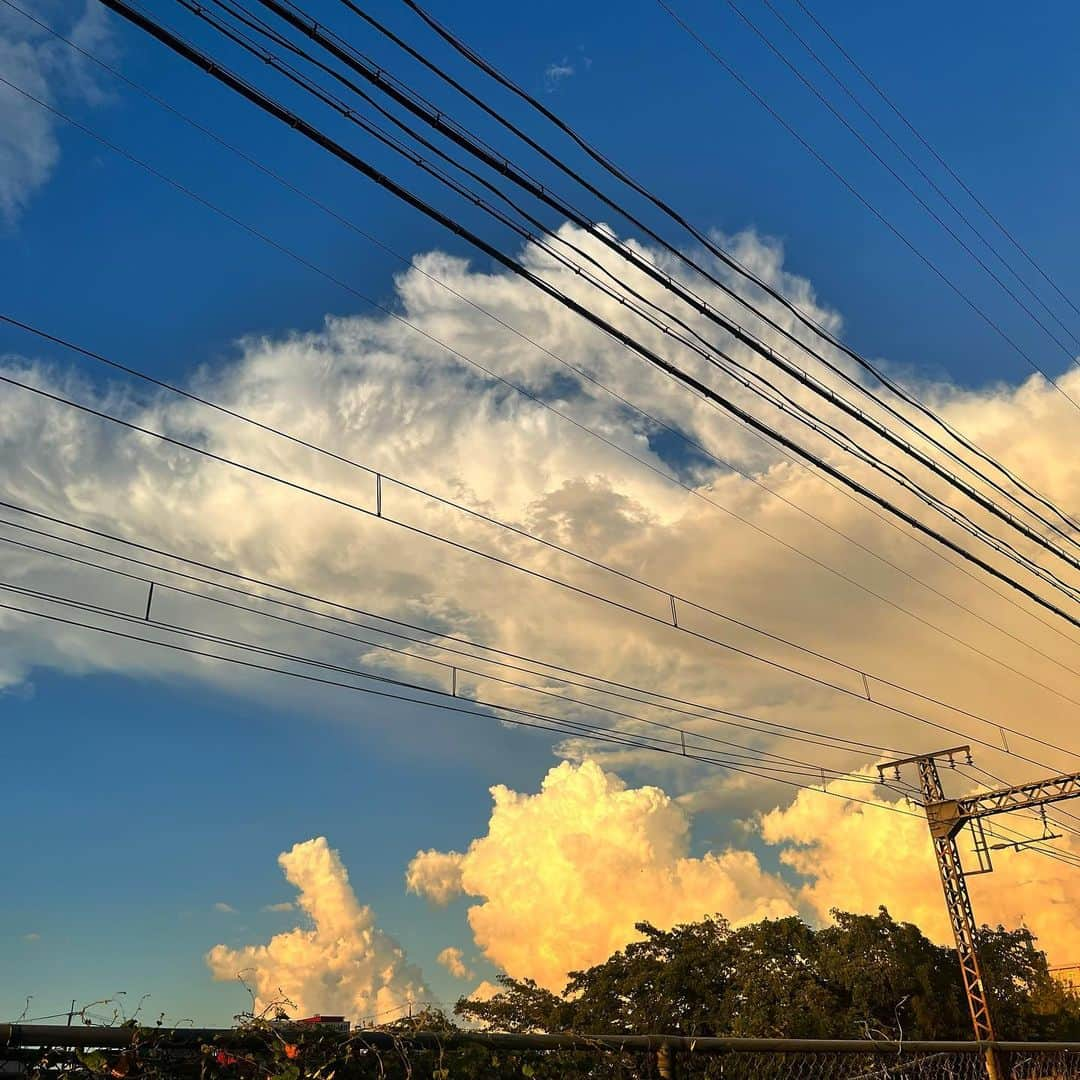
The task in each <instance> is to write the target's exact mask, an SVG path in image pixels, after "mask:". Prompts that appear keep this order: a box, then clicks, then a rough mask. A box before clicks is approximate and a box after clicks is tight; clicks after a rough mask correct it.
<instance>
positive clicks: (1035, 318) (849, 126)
mask: <svg viewBox="0 0 1080 1080" xmlns="http://www.w3.org/2000/svg"><path fill="white" fill-rule="evenodd" d="M763 2H766V0H763ZM725 3H726V4H727V5H728V7H729V8H731V10H732V11H733V12H735V14H736V15H737V16H738V17H739V18H740V19H741V20H742V21H743V23H745V24H746V26H748V27H749V28H750V30H751V31H752V32H753V33H754V34H755V36H756V37H757V38H758V39H759V40H760V41H761V42H762V43H763V44H764V45H765V46H766V48H768V49H769V51H770V52H771V53H772V54H773V55H774V56H776V57H777V59H779V60H780V62H781V63H782V64H783V65H784V66H785V67H786V68H787V69H788V70H789V71H790V72H791V73H792V74H793V75H794V76H795V77H796V78H797V79H798V80H799V82H801V83H802V84H803V86H805V87H806V88H807V90H809V92H810V93H811V94H813V96H814V97H815V98H816V99H817V100H818V101H820V102H821V103H822V104H823V105H824V106H825V108H826V109H828V111H829V113H830V114H831V115H832V116H834V117H835V118H836V120H837V121H838V122H839V123H840V124H842V125H843V127H844V128H845V129H846V130H847V131H849V132H850V133H851V134H852V136H854V138H855V139H857V140H858V142H859V144H860V145H861V146H862V147H863V148H864V149H865V150H866V151H867V153H869V154H870V155H871V156H872V157H873V158H874V160H875V161H877V162H878V163H879V164H880V165H881V166H882V168H884V169H885V170H886V171H887V172H888V173H889V175H890V176H892V177H893V179H894V180H896V182H897V183H898V184H900V186H901V187H903V188H904V190H905V191H906V192H907V193H908V194H909V195H910V196H911V197H912V198H913V199H914V200H915V201H916V203H918V205H919V206H921V207H922V208H923V210H925V211H926V213H927V214H928V215H929V216H930V217H931V219H932V220H933V221H934V222H936V223H937V224H938V225H939V226H941V228H942V229H944V230H945V232H946V233H947V234H948V235H949V236H950V237H952V239H953V240H954V241H956V243H957V244H958V245H959V246H960V247H961V249H962V250H963V251H964V252H966V253H967V254H968V255H969V256H970V257H971V258H972V259H973V260H974V262H975V263H976V265H977V266H979V268H980V269H982V270H983V271H984V272H985V273H986V274H987V275H988V276H989V277H990V278H991V280H993V281H994V282H995V284H997V286H998V287H999V288H1000V289H1001V290H1002V291H1003V292H1004V293H1005V295H1006V296H1008V297H1009V298H1010V299H1011V300H1012V301H1013V302H1014V303H1015V304H1016V305H1017V306H1018V307H1019V308H1020V310H1021V311H1023V312H1024V313H1025V314H1026V315H1027V316H1028V317H1029V318H1030V319H1031V320H1032V322H1034V323H1035V325H1036V326H1038V327H1039V329H1040V330H1042V331H1043V333H1044V334H1045V335H1046V336H1047V337H1048V338H1049V339H1050V340H1051V341H1052V342H1053V343H1054V344H1055V345H1057V347H1058V348H1059V349H1061V351H1062V352H1063V353H1064V354H1065V355H1066V356H1067V357H1068V358H1069V359H1070V360H1072V359H1073V357H1074V352H1073V349H1072V348H1070V346H1068V345H1066V344H1065V342H1063V341H1062V340H1061V339H1060V338H1059V337H1058V336H1057V334H1056V333H1055V332H1054V331H1053V330H1051V329H1050V327H1048V326H1047V325H1046V323H1044V322H1043V320H1042V319H1041V318H1040V316H1039V315H1037V314H1036V313H1035V312H1034V311H1032V310H1031V308H1030V307H1029V306H1028V304H1027V302H1026V301H1025V300H1023V299H1022V298H1021V297H1020V296H1018V295H1017V293H1016V291H1015V290H1014V289H1013V288H1012V287H1011V286H1010V285H1009V284H1008V283H1007V282H1005V281H1004V280H1002V278H1001V276H1000V275H999V274H998V273H997V272H996V271H995V270H994V269H993V268H992V267H991V266H990V265H989V264H988V263H987V262H986V260H985V259H984V258H983V257H982V256H981V255H980V254H979V253H978V252H977V251H975V250H974V248H972V246H971V245H970V244H969V243H968V242H967V241H966V240H965V239H964V238H963V237H962V236H961V235H960V234H959V233H958V232H957V231H956V230H955V229H954V228H953V227H952V226H951V225H950V224H949V223H948V222H947V221H946V220H945V219H944V218H943V217H942V216H941V215H940V214H939V213H938V212H937V211H936V210H935V209H934V208H933V207H932V206H931V205H930V204H929V203H928V202H927V201H926V200H925V199H924V198H923V197H922V196H921V195H920V194H919V193H918V192H917V191H916V190H915V189H914V187H912V185H911V184H909V183H908V181H907V180H906V179H904V177H903V176H901V175H900V173H899V172H897V170H896V169H894V168H893V167H892V165H890V164H889V162H888V161H886V159H885V158H884V157H883V156H882V155H881V154H880V153H879V152H878V151H877V150H876V149H875V148H874V146H873V145H872V144H871V143H870V141H869V140H868V139H867V138H866V136H865V135H864V134H863V133H862V132H861V131H860V130H859V129H858V128H857V127H856V126H855V125H854V124H853V123H851V121H850V120H848V118H847V117H846V116H844V114H843V113H842V112H840V110H839V109H837V108H836V106H835V105H833V103H832V102H831V101H830V100H829V99H828V97H827V96H826V95H825V94H824V93H823V92H822V91H821V89H820V88H819V87H818V86H817V85H816V84H815V83H814V82H812V81H811V80H810V78H809V77H808V76H807V75H806V74H805V72H803V71H802V70H801V69H800V68H799V67H798V65H797V64H795V62H794V61H793V60H792V59H791V57H790V56H789V55H788V54H787V53H786V52H785V51H784V50H783V49H782V48H780V46H779V45H777V44H776V43H775V42H774V41H773V40H772V38H770V37H769V35H768V34H767V33H766V32H765V31H764V30H762V28H761V27H760V26H759V25H758V24H757V23H756V22H755V21H754V20H753V19H752V18H751V17H750V16H749V15H748V14H747V13H746V11H745V10H744V9H743V8H742V7H740V6H739V4H738V3H737V2H736V0H725ZM945 197H946V198H947V196H945ZM1021 284H1022V282H1021ZM1036 299H1037V297H1036ZM1044 306H1045V305H1044ZM1047 311H1048V312H1049V314H1050V317H1051V318H1053V319H1055V321H1057V322H1058V323H1059V325H1060V326H1061V328H1062V329H1063V330H1064V331H1065V333H1066V334H1068V335H1069V336H1070V337H1072V339H1073V341H1074V342H1075V343H1076V344H1077V345H1080V340H1078V339H1077V338H1076V336H1075V335H1074V334H1073V333H1072V331H1071V330H1069V328H1068V327H1067V326H1065V325H1064V324H1063V323H1061V322H1060V320H1058V319H1057V317H1056V316H1055V315H1054V313H1053V312H1052V311H1049V309H1047Z"/></svg>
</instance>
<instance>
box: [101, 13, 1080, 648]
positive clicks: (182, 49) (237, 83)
mask: <svg viewBox="0 0 1080 1080" xmlns="http://www.w3.org/2000/svg"><path fill="white" fill-rule="evenodd" d="M102 2H104V3H106V4H107V6H109V7H111V8H112V9H113V10H115V11H117V12H118V13H121V14H123V15H124V17H126V18H128V19H129V20H130V21H133V22H134V23H135V24H136V25H138V26H140V27H141V28H143V29H145V30H146V31H147V32H148V33H150V34H151V35H152V36H155V37H157V38H158V39H159V40H161V41H162V43H163V44H166V45H168V46H169V47H170V48H172V49H173V50H174V51H176V52H177V53H178V54H179V55H181V56H183V57H184V58H185V59H187V60H189V62H191V63H193V64H195V65H196V66H199V67H201V68H202V69H203V70H204V71H206V72H207V73H208V74H210V75H211V76H212V77H214V78H215V79H217V80H218V81H220V82H223V83H224V84H225V85H227V86H229V87H230V88H232V89H234V90H235V91H236V92H238V93H239V94H240V95H241V96H243V97H246V98H248V99H249V100H250V101H251V102H252V103H253V104H257V105H258V106H259V107H260V108H262V109H263V110H264V111H266V112H268V113H269V114H270V115H272V116H275V117H276V118H277V119H279V120H280V121H282V122H283V123H286V124H288V125H289V126H290V127H292V128H294V129H295V130H297V131H298V132H299V133H300V134H303V135H304V136H305V137H306V138H308V139H310V140H311V141H313V142H315V143H316V144H318V145H320V146H322V147H323V148H324V149H326V150H328V151H329V152H330V153H332V154H334V155H335V156H337V157H338V158H339V159H340V160H342V161H344V162H346V163H347V164H349V165H351V166H352V167H353V168H355V169H356V170H357V171H358V172H360V173H362V174H363V175H365V176H367V177H368V178H369V179H371V180H373V181H374V182H375V183H377V184H378V185H379V186H382V187H384V188H386V189H387V190H389V191H391V192H393V193H395V194H396V195H398V197H399V198H401V199H402V200H403V201H405V202H407V203H408V204H409V205H412V206H413V207H414V208H416V209H418V210H421V212H423V213H425V214H426V215H427V216H429V217H431V218H432V219H433V220H435V221H437V222H439V223H440V224H442V225H444V226H445V227H446V228H448V229H450V230H451V231H453V232H454V233H455V234H457V235H459V236H461V237H462V238H463V239H466V240H468V241H469V242H470V243H472V244H473V245H474V246H476V247H478V248H479V249H480V250H482V251H484V252H485V253H486V254H488V255H490V256H491V257H493V258H494V259H496V261H498V262H500V263H502V264H503V265H505V266H507V267H508V268H510V269H512V270H513V271H514V272H515V273H517V274H519V275H520V276H522V277H524V278H526V280H529V281H531V282H532V283H533V284H535V285H536V286H537V287H538V288H540V289H541V291H543V292H545V293H546V294H547V295H549V296H552V297H553V298H555V299H558V300H559V302H561V303H562V304H563V305H564V306H566V307H568V308H569V309H570V310H572V311H575V312H577V313H578V314H580V315H582V316H583V317H584V318H585V319H586V320H587V321H589V322H591V323H593V324H594V325H596V326H597V327H598V328H600V329H602V330H603V331H604V332H606V333H607V334H608V335H609V336H611V337H613V338H614V339H615V340H616V341H621V342H623V343H625V344H627V345H629V346H630V347H632V348H633V349H634V350H635V351H637V352H638V353H639V354H640V355H641V356H642V357H643V358H645V359H647V360H648V361H649V362H650V363H652V364H654V365H655V366H657V367H659V368H660V369H661V370H666V371H669V372H671V373H673V374H676V375H677V376H678V378H679V379H680V381H682V382H683V383H685V384H686V385H688V386H689V387H691V388H692V389H694V390H696V391H698V392H699V393H701V394H702V395H703V396H705V397H707V398H711V399H712V400H713V401H716V402H717V403H719V404H721V405H722V406H723V407H724V408H725V409H726V410H727V411H729V412H730V413H731V414H732V415H734V416H736V417H738V418H739V419H741V420H742V421H743V422H744V423H746V424H749V425H751V426H753V427H755V428H756V429H757V430H759V431H763V432H764V433H766V434H768V435H771V436H772V437H773V438H774V439H776V440H777V441H779V442H781V443H782V444H783V445H785V446H787V447H788V448H789V449H790V450H792V451H793V452H795V453H797V454H799V455H800V456H802V457H804V458H805V459H806V460H808V461H811V462H813V463H814V464H815V465H817V467H818V468H819V469H821V470H823V471H824V472H826V473H828V474H829V475H830V476H833V477H834V478H835V479H838V480H841V482H843V483H845V484H847V485H848V486H849V487H851V488H852V489H853V490H855V491H857V492H859V493H860V494H862V495H863V496H864V497H865V498H867V499H869V500H871V501H873V502H875V503H877V504H878V505H880V506H882V507H884V508H886V509H888V510H889V511H890V512H892V513H893V514H894V515H896V516H897V517H898V518H899V519H900V520H902V521H905V522H906V523H907V524H908V525H910V526H911V527H913V528H915V529H917V530H918V531H920V532H923V533H924V534H926V535H928V536H930V537H932V538H933V539H935V540H936V541H937V542H938V543H940V544H942V545H943V546H944V547H946V548H947V549H949V550H951V551H953V552H955V553H956V554H958V555H960V556H961V557H962V558H964V559H967V560H968V561H970V562H972V563H974V564H975V565H978V566H979V567H980V568H982V569H983V570H984V571H985V572H986V573H988V574H990V575H991V576H993V577H996V578H997V579H998V580H1001V581H1003V582H1005V583H1007V584H1008V585H1009V586H1010V587H1012V588H1014V589H1016V590H1017V591H1018V592H1020V593H1022V594H1023V595H1026V596H1028V598H1029V599H1032V600H1034V601H1035V602H1036V603H1037V604H1039V605H1041V606H1043V607H1045V608H1046V609H1047V610H1050V611H1052V612H1054V613H1055V614H1057V615H1059V616H1060V617H1061V618H1063V619H1064V620H1065V621H1067V622H1069V623H1071V624H1072V625H1075V626H1080V620H1077V619H1076V617H1075V616H1072V615H1070V614H1068V613H1067V612H1065V611H1064V610H1063V609H1061V608H1060V607H1058V606H1057V605H1055V604H1054V603H1053V602H1052V601H1050V600H1048V599H1046V598H1045V597H1043V596H1041V595H1040V594H1039V593H1037V592H1035V591H1033V590H1032V589H1031V588H1029V587H1028V586H1026V585H1023V584H1021V583H1019V582H1017V581H1015V580H1014V579H1012V578H1010V577H1009V576H1008V575H1007V574H1005V573H1003V572H1002V571H1000V570H998V569H997V568H996V567H994V566H993V565H992V564H990V563H987V562H986V561H985V560H984V559H982V558H980V557H979V556H976V555H973V554H972V553H970V552H969V551H967V550H966V549H965V548H963V547H962V546H961V545H959V544H957V543H956V542H954V541H952V540H950V539H949V538H948V537H946V536H945V535H944V534H942V533H940V532H938V531H937V530H936V529H934V528H932V527H931V526H928V525H926V524H925V523H923V522H921V521H919V520H918V519H917V518H914V517H912V516H911V515H910V514H908V513H907V512H905V511H903V510H901V509H900V508H899V507H896V506H895V505H893V504H892V503H890V502H889V501H888V500H887V499H885V498H884V497H882V496H880V495H878V494H877V493H875V492H873V491H872V490H870V489H868V488H866V487H865V486H864V485H862V484H860V483H859V482H857V481H855V480H853V479H852V478H850V477H848V476H846V475H845V474H844V473H843V472H842V471H840V470H838V469H836V468H835V467H834V466H832V465H830V464H829V463H828V462H826V461H824V460H823V459H821V458H819V457H817V456H816V455H814V454H813V453H811V452H809V451H807V450H806V449H805V448H803V447H802V446H800V445H799V444H797V443H795V442H794V441H792V440H791V439H789V438H787V437H786V436H784V435H782V434H781V433H779V432H778V431H775V430H773V429H771V428H770V427H768V425H767V424H765V423H764V422H762V421H760V420H758V419H757V418H756V417H754V416H753V415H752V414H749V413H747V412H746V411H745V410H744V409H742V408H741V407H739V406H738V405H736V404H735V403H734V402H731V401H729V400H728V399H726V398H724V397H722V396H721V395H720V394H718V393H717V392H716V391H714V390H713V389H712V388H710V387H708V386H707V385H706V384H703V383H701V382H700V380H697V379H696V378H694V377H693V376H690V375H688V374H687V373H685V372H682V371H680V370H679V369H678V368H677V367H675V366H674V365H672V364H671V363H670V362H669V361H667V360H665V359H664V358H662V357H660V356H659V355H658V354H656V353H655V352H653V351H652V350H651V349H648V348H646V347H645V346H643V345H641V344H640V343H638V342H636V341H634V339H633V338H631V337H630V336H629V335H627V334H625V333H624V332H622V331H620V330H618V329H616V328H615V327H613V326H612V325H611V324H609V323H607V322H606V320H604V319H602V318H601V317H600V316H598V315H596V314H595V313H594V312H592V311H590V310H589V309H587V308H585V307H583V306H582V305H580V304H579V303H577V302H576V301H574V300H572V299H570V298H569V297H566V296H564V295H562V294H561V293H559V292H558V290H556V289H554V288H553V287H552V286H550V285H549V284H548V283H547V282H545V281H544V280H543V279H541V278H538V277H537V276H536V275H535V274H533V273H532V272H531V271H529V270H528V269H527V268H525V267H524V266H523V265H521V264H520V263H518V262H516V261H515V260H514V259H512V258H510V257H509V256H507V255H505V254H504V253H503V252H501V251H500V250H499V249H498V248H495V247H493V246H492V245H490V244H488V243H487V242H486V241H483V240H482V239H480V238H479V237H478V236H477V235H476V234H474V233H472V232H471V231H470V230H468V229H467V228H465V227H464V226H462V225H461V224H460V223H458V222H455V221H454V220H453V219H451V218H449V217H447V216H446V215H445V214H443V213H442V212H441V211H439V210H437V209H435V208H434V207H433V206H430V205H429V204H427V203H426V202H425V201H424V200H423V199H421V198H419V197H418V196H416V195H414V194H413V193H412V192H410V191H408V189H406V188H403V187H402V186H401V185H400V184H398V183H397V182H396V181H393V180H391V179H390V178H389V177H388V176H386V175H385V174H383V173H381V172H380V171H379V170H377V169H375V168H374V167H373V166H371V165H370V164H369V163H368V162H366V161H364V160H363V159H362V158H360V157H358V156H357V155H356V154H354V153H353V152H352V151H350V150H347V149H346V148H345V147H344V146H342V145H340V144H339V143H337V142H335V140H333V139H332V138H330V137H329V136H327V135H326V134H325V133H323V132H321V131H319V130H318V129H317V128H314V127H312V126H311V125H310V124H308V123H307V122H306V121H304V120H302V119H301V118H300V117H299V116H297V115H296V114H295V113H292V112H290V111H289V110H288V109H286V108H285V107H284V106H282V105H280V104H279V103H277V102H275V101H274V100H273V99H271V98H269V97H267V96H266V95H265V94H263V93H262V92H261V91H258V90H256V89H255V88H254V87H252V86H251V85H249V84H247V83H245V82H244V81H243V80H242V79H240V78H238V77H237V76H236V75H235V74H233V73H232V72H231V71H228V70H227V69H225V68H224V67H223V66H222V65H220V64H219V63H217V62H215V61H212V60H210V59H209V58H207V57H205V56H204V54H202V53H201V52H200V51H199V50H197V49H195V48H194V47H193V46H191V45H190V44H188V43H187V42H184V41H183V39H180V38H178V37H176V35H174V34H172V32H171V31H168V30H167V29H165V28H164V27H162V26H160V25H159V24H157V23H155V22H154V21H153V20H152V19H149V18H148V17H146V16H145V15H143V14H142V13H141V12H139V11H138V10H137V9H134V8H131V7H130V6H129V5H128V4H126V3H124V2H123V0H102Z"/></svg>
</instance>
